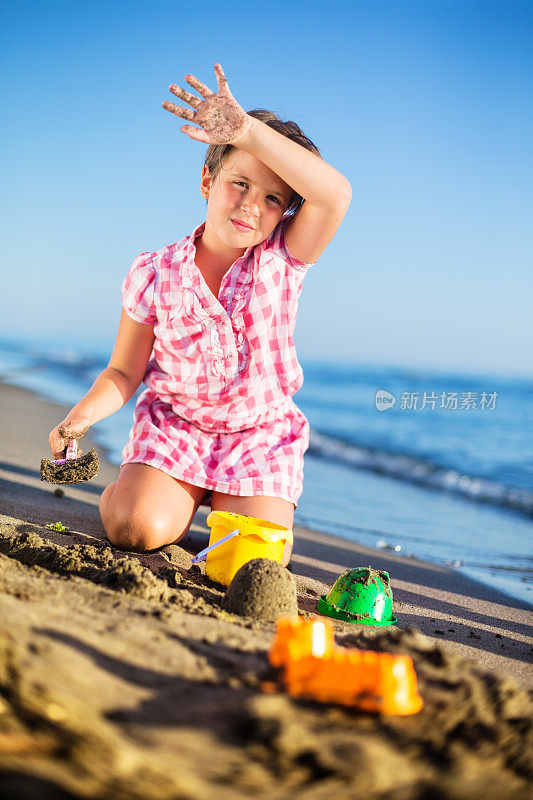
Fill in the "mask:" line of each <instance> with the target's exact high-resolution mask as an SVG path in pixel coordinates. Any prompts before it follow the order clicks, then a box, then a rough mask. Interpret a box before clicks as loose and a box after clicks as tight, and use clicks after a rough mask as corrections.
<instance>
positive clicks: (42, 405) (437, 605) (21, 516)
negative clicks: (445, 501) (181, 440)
mask: <svg viewBox="0 0 533 800" xmlns="http://www.w3.org/2000/svg"><path fill="white" fill-rule="evenodd" d="M0 403H1V408H2V418H1V419H0V425H1V427H2V437H1V439H2V450H1V454H0V526H1V525H2V523H3V521H4V522H5V521H6V518H10V519H16V520H20V521H22V522H26V523H30V524H34V525H39V526H41V528H42V526H43V525H45V524H47V523H49V522H55V521H59V520H61V522H63V524H65V525H68V526H69V527H70V528H71V529H72V530H74V531H77V532H80V533H82V534H83V535H85V536H89V537H93V538H95V539H97V540H99V541H101V540H102V539H105V541H107V539H106V537H105V531H104V528H103V526H102V523H101V520H100V516H99V511H98V500H99V497H100V495H101V492H102V491H103V489H104V488H105V487H106V486H107V485H109V483H112V482H113V481H114V480H116V478H117V476H118V473H119V467H118V466H116V465H114V464H112V463H111V462H109V461H108V459H107V458H106V456H105V452H103V451H104V450H105V448H104V447H102V446H101V445H100V444H95V442H94V440H93V439H92V438H91V435H90V432H89V434H87V435H86V436H85V437H84V445H85V446H84V448H83V449H84V451H85V452H87V451H88V450H89V449H90V448H91V447H95V448H96V450H97V452H98V453H99V457H100V472H99V474H98V475H97V476H96V478H94V479H93V480H92V481H90V482H89V483H88V484H78V485H76V486H62V487H61V488H62V489H63V490H64V492H65V494H64V497H62V498H58V497H56V496H55V495H54V491H55V489H56V488H57V487H55V486H53V485H52V484H47V483H45V482H41V481H40V477H39V468H40V460H41V458H42V457H44V456H46V457H49V445H48V433H49V431H50V430H51V429H52V428H53V427H54V426H55V425H56V424H57V422H58V420H60V419H61V418H62V416H63V417H64V416H66V414H67V413H68V411H69V408H68V407H67V406H63V405H61V404H59V403H53V402H51V401H49V400H44V399H43V398H42V397H40V396H39V395H38V394H36V393H34V392H31V391H29V390H27V389H22V388H19V387H16V386H13V385H11V384H8V383H4V382H2V381H1V378H0ZM209 510H210V508H209V506H204V505H201V506H200V507H199V509H198V511H197V512H196V515H195V517H194V518H193V521H192V523H191V528H190V531H189V535H188V536H187V537H186V539H185V540H183V541H182V542H181V543H180V545H178V546H176V545H172V546H171V547H173V548H174V549H175V550H180V551H182V554H183V555H186V554H187V552H189V551H190V555H193V554H194V553H195V552H198V551H199V550H200V549H201V548H202V547H205V546H206V544H207V536H208V533H209V528H208V527H207V526H206V524H205V519H206V517H207V514H208V513H209ZM40 535H45V536H46V537H49V538H50V539H51V540H53V538H54V533H53V532H52V531H49V530H47V529H45V528H43V532H41V533H40ZM57 536H59V540H61V535H60V534H59V535H58V534H55V537H56V539H57ZM64 540H65V537H63V541H64ZM158 552H159V551H158ZM131 555H132V556H134V557H138V558H140V559H141V560H142V555H141V554H134V553H132V554H131ZM148 559H149V556H148ZM368 564H371V565H372V567H373V568H376V569H383V570H386V571H387V572H389V574H390V578H391V586H392V590H393V595H394V607H395V610H396V612H397V613H396V616H397V618H398V625H400V626H401V627H407V626H415V627H417V628H418V629H419V630H420V631H421V632H422V633H424V634H425V635H426V636H428V637H430V638H432V639H433V640H434V641H438V642H439V643H442V644H444V645H445V646H447V647H449V648H450V649H451V650H452V651H453V652H456V653H457V654H459V655H461V656H465V657H468V658H474V659H476V660H477V661H478V662H479V663H482V664H483V665H485V666H487V667H489V668H492V669H497V670H499V671H500V672H503V673H505V674H508V675H512V676H513V677H514V678H515V679H517V680H519V681H520V682H522V683H523V685H525V686H527V687H531V688H533V675H532V674H531V670H530V669H529V668H528V663H527V662H528V661H530V660H531V653H532V652H533V649H532V645H533V639H532V638H531V637H528V635H527V633H528V630H530V629H531V626H533V613H532V611H531V607H530V606H529V604H528V603H527V601H524V602H523V603H522V602H520V601H519V600H517V599H514V598H512V597H510V596H508V595H506V594H503V593H502V592H499V591H498V590H496V589H493V588H491V587H489V586H487V585H486V584H483V583H479V582H477V581H475V580H472V579H470V578H468V577H466V576H464V575H462V574H461V573H458V572H456V571H454V570H451V569H448V568H446V567H442V566H439V565H436V564H432V563H430V562H426V561H422V560H418V559H407V558H405V557H403V556H396V555H393V554H391V553H384V552H383V551H380V550H377V549H374V548H370V547H366V546H364V545H361V544H357V543H355V542H352V541H349V540H347V539H342V538H340V537H336V536H333V535H332V534H329V533H324V532H322V531H319V530H314V529H312V528H306V527H303V526H301V525H297V524H295V526H294V549H293V555H292V558H291V571H292V572H293V574H294V575H295V576H299V577H300V578H301V579H303V580H307V581H311V582H313V583H316V584H317V585H320V587H321V593H323V592H324V591H327V590H328V589H329V588H330V587H331V586H332V585H333V583H334V582H335V580H336V578H337V577H338V575H339V574H340V573H341V572H343V571H344V570H345V569H348V568H351V567H354V566H367V565H368ZM478 637H479V638H478Z"/></svg>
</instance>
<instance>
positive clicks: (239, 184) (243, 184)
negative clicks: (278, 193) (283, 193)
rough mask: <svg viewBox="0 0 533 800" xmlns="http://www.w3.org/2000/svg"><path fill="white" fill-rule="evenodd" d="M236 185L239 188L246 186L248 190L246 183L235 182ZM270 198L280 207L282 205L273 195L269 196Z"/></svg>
mask: <svg viewBox="0 0 533 800" xmlns="http://www.w3.org/2000/svg"><path fill="white" fill-rule="evenodd" d="M235 183H236V185H237V186H246V188H248V184H247V183H244V181H235ZM268 196H269V197H271V198H272V200H275V201H276V203H277V204H278V205H281V203H280V202H279V200H278V198H277V197H274V195H273V194H269V195H268Z"/></svg>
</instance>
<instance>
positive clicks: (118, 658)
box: [0, 384, 533, 800]
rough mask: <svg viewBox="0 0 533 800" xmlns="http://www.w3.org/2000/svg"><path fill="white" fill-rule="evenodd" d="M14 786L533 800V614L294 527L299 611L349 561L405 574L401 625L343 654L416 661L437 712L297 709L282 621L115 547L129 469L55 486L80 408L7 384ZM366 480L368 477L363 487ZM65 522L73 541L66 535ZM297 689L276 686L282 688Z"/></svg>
mask: <svg viewBox="0 0 533 800" xmlns="http://www.w3.org/2000/svg"><path fill="white" fill-rule="evenodd" d="M0 404H1V406H0V407H1V419H0V424H1V439H0V441H1V445H0V448H1V449H0V793H1V794H2V796H5V797H8V798H10V800H11V798H29V797H31V798H39V800H41V798H42V799H43V800H44V798H46V799H48V798H49V799H50V800H62V799H63V798H73V797H76V798H100V797H101V798H105V799H106V800H114V799H115V798H117V800H118V799H119V798H121V799H122V798H128V799H129V798H133V799H134V800H136V799H137V798H138V799H139V800H152V798H154V799H155V798H161V799H163V798H165V799H166V798H175V799H176V800H178V798H194V800H196V799H198V800H204V798H205V800H208V799H209V800H211V798H213V797H214V796H215V793H216V796H217V798H219V799H220V800H225V798H241V797H242V798H245V797H249V795H250V794H251V793H253V794H254V795H255V796H256V797H257V798H269V800H270V798H289V797H290V798H291V800H292V799H293V798H309V800H319V799H320V798H324V800H326V798H336V800H340V799H341V798H352V797H353V798H356V797H361V796H363V795H364V797H365V798H367V800H371V799H372V798H385V797H386V798H393V800H411V798H413V799H414V798H420V800H422V799H423V798H424V799H425V798H458V797H460V798H478V797H483V798H485V800H490V798H496V797H497V798H499V800H501V798H506V797H513V798H526V797H527V796H530V792H531V780H532V775H533V765H532V756H531V754H532V752H533V748H532V746H531V744H532V743H531V735H532V734H531V719H532V714H531V708H532V706H531V694H532V693H531V688H532V687H533V671H532V670H531V661H532V658H531V657H532V653H533V639H532V638H531V634H532V632H533V614H532V613H531V609H530V608H529V607H528V606H527V604H525V603H524V604H523V605H522V604H521V603H520V602H519V601H517V600H513V599H511V598H508V597H507V596H505V595H503V594H501V593H498V592H496V591H493V590H492V589H490V587H486V586H483V585H482V584H479V583H476V582H474V581H471V580H469V579H467V578H466V577H464V576H462V575H460V574H458V573H456V572H454V571H452V570H448V569H446V568H443V567H440V566H436V565H432V564H429V563H425V562H421V561H418V560H415V559H407V558H402V557H400V556H395V555H389V554H384V553H383V552H382V551H374V550H372V549H370V548H367V547H363V546H361V545H358V544H355V543H352V542H349V541H347V540H343V539H338V538H336V537H333V536H330V535H327V534H324V533H321V532H319V531H314V530H310V529H308V528H303V527H300V526H297V525H296V526H295V527H294V539H295V543H294V550H293V555H292V559H291V564H290V565H289V566H290V570H291V572H292V575H293V577H294V579H295V581H296V586H297V591H298V607H299V613H300V614H301V615H302V617H303V618H311V617H314V616H320V615H318V612H317V610H316V606H317V602H318V598H319V597H320V595H321V594H324V593H326V592H327V591H328V589H329V588H330V586H331V585H332V584H333V583H334V581H335V579H336V578H337V576H338V575H339V574H340V573H341V572H343V571H344V570H345V569H347V568H349V567H355V566H368V565H371V566H372V567H374V568H376V569H384V570H387V571H388V572H389V573H390V576H391V585H392V589H393V593H394V613H395V615H396V617H397V618H398V622H397V624H396V625H395V626H392V627H389V628H375V627H369V626H363V625H355V624H353V623H348V622H342V621H338V620H335V621H332V622H333V624H334V628H335V639H336V643H337V645H339V646H345V647H350V648H356V647H359V648H363V649H375V650H380V651H388V652H391V653H407V654H408V655H410V656H411V657H412V659H413V663H414V666H415V669H416V672H417V676H418V685H419V691H420V694H421V695H422V697H423V698H424V707H423V709H422V710H421V711H420V712H418V713H417V714H415V715H412V716H407V717H395V716H387V715H380V714H371V713H365V712H362V711H360V710H357V709H355V708H348V707H344V706H340V705H335V704H332V703H324V704H321V703H319V702H315V701H312V700H304V699H295V698H290V697H289V696H288V695H287V694H286V693H285V691H284V690H283V687H282V685H281V683H280V682H279V673H278V672H277V671H276V670H274V669H273V668H272V667H270V665H269V662H268V650H269V648H270V645H271V642H272V640H273V636H274V633H275V624H274V623H266V622H262V621H258V620H251V619H248V618H245V617H240V616H237V615H234V614H230V613H228V612H226V611H224V610H222V607H221V604H222V598H223V596H224V590H223V589H222V588H221V587H219V586H217V585H216V584H214V583H212V582H211V581H209V580H208V579H207V578H206V577H205V574H204V572H205V570H204V567H203V566H202V568H201V569H200V568H199V567H195V566H192V565H191V557H192V555H193V554H195V553H196V552H198V551H199V550H200V549H202V548H203V547H205V546H206V544H207V540H208V531H209V529H208V527H207V526H206V524H205V519H206V516H207V513H208V512H209V509H208V508H207V507H205V506H201V507H200V509H199V510H198V512H197V514H196V516H195V518H194V521H193V524H192V526H191V529H190V532H189V536H188V537H187V538H186V539H185V540H184V541H183V542H181V543H180V545H170V546H168V547H166V548H163V549H161V550H159V551H157V552H152V553H145V554H134V553H126V552H124V551H121V550H118V549H117V548H114V547H111V546H110V545H109V542H108V541H107V539H106V537H105V532H104V529H103V527H102V524H101V521H100V517H99V513H98V500H99V497H100V494H101V492H102V490H103V489H104V488H105V486H107V485H108V484H109V483H111V482H112V481H114V480H115V479H116V477H117V475H118V472H119V469H118V467H117V466H114V465H113V464H111V463H109V462H108V461H107V460H106V458H105V453H104V452H103V451H102V448H101V447H100V446H98V445H97V444H95V443H94V441H93V440H91V437H90V436H89V435H88V436H86V437H84V439H83V441H82V447H83V450H84V452H87V451H88V450H89V449H90V447H93V446H94V447H95V448H96V450H97V452H98V453H99V456H100V463H101V467H100V473H99V475H98V476H97V477H96V478H95V479H93V480H92V481H90V482H89V483H87V484H79V485H76V486H62V487H61V489H62V490H63V491H64V496H62V497H58V496H56V495H55V492H56V489H57V488H58V487H56V486H54V485H52V484H47V483H42V482H41V481H40V477H39V467H40V461H41V458H42V457H43V456H46V457H50V450H49V446H48V434H49V432H50V430H51V429H52V428H53V427H55V425H57V424H58V422H59V421H60V420H61V419H63V418H64V416H65V415H66V413H67V412H68V408H65V407H62V406H59V405H56V404H54V403H50V402H46V401H43V400H41V399H40V398H38V397H37V396H35V395H33V394H31V393H29V392H27V391H25V390H22V389H19V388H16V387H12V386H9V385H7V384H0ZM356 480H357V473H356V472H354V481H356ZM59 520H60V521H61V522H62V523H63V524H64V525H66V526H67V527H68V528H69V529H70V530H69V531H68V532H67V533H60V532H57V531H52V530H50V529H48V528H46V527H45V525H46V524H48V523H53V522H56V521H59ZM268 681H270V682H273V683H274V684H276V682H277V685H278V688H277V690H276V691H274V692H272V693H266V692H264V691H262V684H263V682H268Z"/></svg>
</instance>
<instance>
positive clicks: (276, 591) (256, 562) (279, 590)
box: [222, 558, 298, 622]
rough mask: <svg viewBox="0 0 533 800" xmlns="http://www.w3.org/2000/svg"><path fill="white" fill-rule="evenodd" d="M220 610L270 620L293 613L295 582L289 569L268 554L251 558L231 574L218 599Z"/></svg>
mask: <svg viewBox="0 0 533 800" xmlns="http://www.w3.org/2000/svg"><path fill="white" fill-rule="evenodd" d="M222 606H223V608H224V610H226V611H229V612H231V613H232V614H238V615H239V616H241V617H253V618H254V619H261V620H263V621H265V622H274V621H275V620H276V619H277V617H279V616H283V615H297V614H298V603H297V599H296V583H295V580H294V578H293V577H292V575H291V573H290V572H289V571H288V570H287V569H286V568H285V567H282V566H281V564H278V563H277V562H276V561H271V560H270V559H269V558H254V559H252V560H251V561H248V562H247V563H246V564H244V565H243V566H242V567H241V568H240V569H239V570H238V571H237V572H236V574H235V576H234V578H233V580H232V582H231V583H230V585H229V586H228V588H227V590H226V593H225V595H224V598H223V600H222Z"/></svg>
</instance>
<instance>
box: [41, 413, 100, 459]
mask: <svg viewBox="0 0 533 800" xmlns="http://www.w3.org/2000/svg"><path fill="white" fill-rule="evenodd" d="M90 427H91V421H90V419H89V418H88V417H82V416H81V415H80V414H72V413H70V414H68V415H67V416H66V417H65V419H64V420H63V422H60V423H59V425H57V426H56V427H55V428H54V430H53V431H52V432H51V433H50V436H49V437H48V441H49V442H50V449H51V451H52V456H53V457H54V459H56V458H64V457H65V452H64V451H65V448H66V446H67V445H68V443H69V440H70V439H81V437H82V436H85V434H86V433H87V431H88V430H89V428H90ZM82 452H83V450H80V449H79V448H78V455H79V456H80V455H81V454H82Z"/></svg>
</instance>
